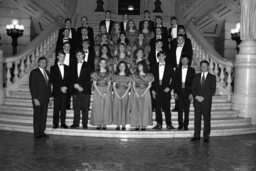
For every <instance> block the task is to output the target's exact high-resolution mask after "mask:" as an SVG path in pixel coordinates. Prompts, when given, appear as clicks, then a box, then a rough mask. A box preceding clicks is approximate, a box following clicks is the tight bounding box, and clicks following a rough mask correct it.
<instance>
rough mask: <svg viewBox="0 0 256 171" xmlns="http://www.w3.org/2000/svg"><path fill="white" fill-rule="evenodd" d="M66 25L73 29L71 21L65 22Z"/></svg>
mask: <svg viewBox="0 0 256 171" xmlns="http://www.w3.org/2000/svg"><path fill="white" fill-rule="evenodd" d="M65 25H66V27H67V28H71V21H69V20H67V21H66V22H65Z"/></svg>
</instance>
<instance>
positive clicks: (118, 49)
mask: <svg viewBox="0 0 256 171" xmlns="http://www.w3.org/2000/svg"><path fill="white" fill-rule="evenodd" d="M120 46H124V53H125V55H127V49H126V45H125V44H124V43H119V44H118V45H117V55H120Z"/></svg>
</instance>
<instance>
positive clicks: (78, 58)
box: [76, 52, 84, 62]
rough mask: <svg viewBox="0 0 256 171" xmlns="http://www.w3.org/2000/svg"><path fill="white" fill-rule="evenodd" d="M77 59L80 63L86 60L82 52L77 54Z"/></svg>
mask: <svg viewBox="0 0 256 171" xmlns="http://www.w3.org/2000/svg"><path fill="white" fill-rule="evenodd" d="M76 59H77V61H78V62H82V61H83V59H84V54H83V53H82V52H78V53H76Z"/></svg>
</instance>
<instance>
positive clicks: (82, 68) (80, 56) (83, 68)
mask: <svg viewBox="0 0 256 171" xmlns="http://www.w3.org/2000/svg"><path fill="white" fill-rule="evenodd" d="M76 58H77V64H76V65H74V66H73V67H72V68H71V75H72V78H71V79H72V94H73V109H74V120H73V124H72V125H71V128H73V129H74V128H78V127H79V122H80V111H82V124H83V129H88V126H87V123H88V110H89V106H90V95H91V84H92V83H91V73H92V69H91V66H90V65H89V64H88V63H86V62H85V61H84V52H83V51H82V50H77V51H76Z"/></svg>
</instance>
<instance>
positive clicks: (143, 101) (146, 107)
mask: <svg viewBox="0 0 256 171" xmlns="http://www.w3.org/2000/svg"><path fill="white" fill-rule="evenodd" d="M153 81H154V76H153V75H152V74H151V73H149V72H148V67H147V64H146V63H145V61H141V62H139V63H138V66H137V71H136V73H135V74H134V75H133V84H132V90H133V91H132V95H131V126H132V127H135V130H139V129H140V128H141V130H143V131H144V130H145V129H146V127H147V126H149V125H153V120H152V105H151V95H150V87H151V85H152V82H153Z"/></svg>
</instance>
